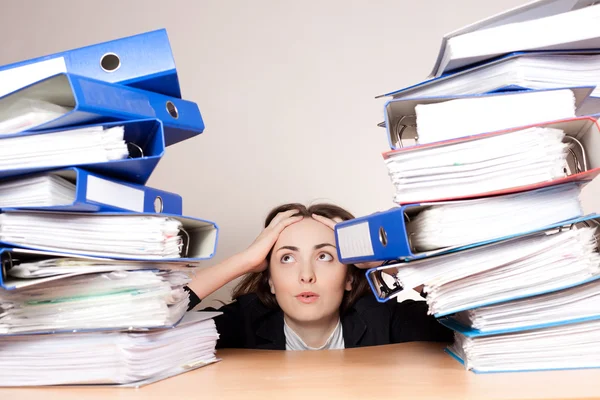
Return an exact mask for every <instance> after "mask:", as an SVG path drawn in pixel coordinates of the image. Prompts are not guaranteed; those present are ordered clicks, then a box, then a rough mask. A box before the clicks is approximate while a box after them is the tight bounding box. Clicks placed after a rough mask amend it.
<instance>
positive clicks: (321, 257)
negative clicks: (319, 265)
mask: <svg viewBox="0 0 600 400" xmlns="http://www.w3.org/2000/svg"><path fill="white" fill-rule="evenodd" d="M318 259H319V261H333V256H332V255H331V254H329V253H321V254H319V257H318Z"/></svg>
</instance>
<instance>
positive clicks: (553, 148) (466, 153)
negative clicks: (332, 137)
mask: <svg viewBox="0 0 600 400" xmlns="http://www.w3.org/2000/svg"><path fill="white" fill-rule="evenodd" d="M598 154H600V126H599V125H598V122H597V120H596V119H595V118H591V117H582V118H575V119H567V120H563V121H554V122H548V123H543V124H537V125H534V126H531V127H523V128H515V129H510V130H506V131H500V132H492V133H488V134H482V135H475V136H472V137H469V138H462V139H456V140H450V141H445V142H438V143H433V144H429V145H423V146H411V147H407V148H403V149H399V150H394V151H390V152H387V153H385V154H384V160H385V164H386V166H387V168H388V172H389V175H390V179H391V181H392V183H393V185H394V187H395V188H396V194H395V196H394V201H395V202H396V203H398V204H409V203H421V202H427V201H441V200H448V199H455V200H456V199H461V198H470V197H484V196H492V195H498V194H506V193H510V192H518V191H524V190H532V189H537V188H540V187H544V186H548V185H552V184H553V185H556V184H561V183H565V182H571V181H584V182H587V181H590V180H592V179H593V178H594V177H596V176H597V175H598V174H599V173H600V158H599V157H598Z"/></svg>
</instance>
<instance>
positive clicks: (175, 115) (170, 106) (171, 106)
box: [167, 101, 179, 119]
mask: <svg viewBox="0 0 600 400" xmlns="http://www.w3.org/2000/svg"><path fill="white" fill-rule="evenodd" d="M167 112H168V113H169V115H170V116H171V117H173V118H175V119H177V118H179V111H177V107H175V104H173V102H172V101H167Z"/></svg>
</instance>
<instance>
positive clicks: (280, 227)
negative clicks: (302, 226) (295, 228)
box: [273, 215, 304, 234]
mask: <svg viewBox="0 0 600 400" xmlns="http://www.w3.org/2000/svg"><path fill="white" fill-rule="evenodd" d="M303 218H304V216H302V215H296V216H295V217H288V218H286V219H284V220H281V221H279V222H278V223H277V225H275V226H274V227H273V229H274V230H275V232H277V234H280V233H281V231H283V230H284V229H285V228H287V227H288V226H290V225H292V224H294V223H296V222H298V221H302V219H303Z"/></svg>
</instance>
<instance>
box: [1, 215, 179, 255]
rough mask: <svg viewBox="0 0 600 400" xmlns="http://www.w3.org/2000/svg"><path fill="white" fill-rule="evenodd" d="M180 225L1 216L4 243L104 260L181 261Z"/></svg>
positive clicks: (140, 219) (119, 218)
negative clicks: (126, 258)
mask: <svg viewBox="0 0 600 400" xmlns="http://www.w3.org/2000/svg"><path fill="white" fill-rule="evenodd" d="M181 229H182V223H181V222H180V221H179V220H177V219H174V218H169V217H166V216H158V215H144V214H134V215H127V214H124V215H118V214H113V215H102V214H83V213H79V214H73V213H42V212H38V213H36V212H5V213H2V214H0V241H2V242H4V243H10V244H11V245H16V246H19V247H30V248H31V247H34V248H38V249H42V250H51V251H60V252H83V253H85V254H86V255H92V256H94V255H96V256H101V257H136V258H140V259H142V258H179V257H180V254H181V251H182V247H183V238H182V237H181Z"/></svg>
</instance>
